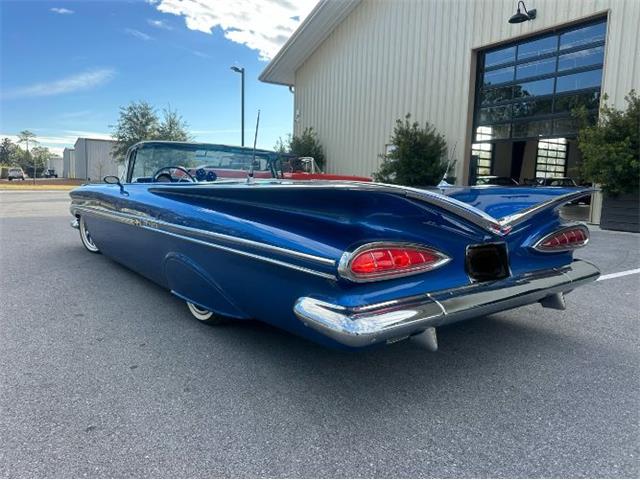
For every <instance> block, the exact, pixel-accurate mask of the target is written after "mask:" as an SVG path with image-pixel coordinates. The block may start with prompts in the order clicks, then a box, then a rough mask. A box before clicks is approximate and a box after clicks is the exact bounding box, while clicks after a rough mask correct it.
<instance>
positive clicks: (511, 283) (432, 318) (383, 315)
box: [293, 260, 600, 347]
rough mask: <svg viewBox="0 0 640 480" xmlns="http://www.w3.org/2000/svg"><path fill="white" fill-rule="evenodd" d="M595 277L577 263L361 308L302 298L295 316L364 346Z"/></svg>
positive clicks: (519, 303) (502, 307) (585, 264)
mask: <svg viewBox="0 0 640 480" xmlns="http://www.w3.org/2000/svg"><path fill="white" fill-rule="evenodd" d="M599 275H600V271H599V270H598V269H597V268H596V267H595V266H594V265H592V264H591V263H589V262H585V261H584V260H575V261H573V262H572V263H571V264H570V265H568V266H566V267H564V268H560V269H553V270H544V271H538V272H532V273H529V274H526V275H522V276H519V277H510V278H506V279H504V280H498V281H495V282H485V283H477V284H473V285H469V286H465V287H461V288H457V289H454V290H443V291H438V292H431V293H425V294H423V295H418V296H415V297H408V298H400V299H397V300H392V301H388V302H384V303H379V304H373V305H363V306H359V307H343V306H341V305H334V304H331V303H327V302H324V301H322V300H317V299H315V298H312V297H301V298H299V299H298V301H297V302H296V304H295V306H294V308H293V311H294V313H295V314H296V316H297V317H298V318H299V319H300V320H301V321H302V322H303V323H304V324H305V325H307V326H308V327H311V328H313V329H315V330H317V331H318V332H320V333H322V334H324V335H326V336H328V337H330V338H332V339H334V340H336V341H338V342H340V343H342V344H344V345H348V346H351V347H364V346H367V345H371V344H374V343H379V342H394V341H397V340H401V339H403V338H406V337H408V336H410V335H413V334H416V333H419V332H422V331H424V330H425V329H427V328H430V327H438V326H441V325H445V324H448V323H453V322H458V321H460V320H467V319H469V318H474V317H479V316H482V315H488V314H491V313H496V312H500V311H503V310H509V309H511V308H515V307H520V306H522V305H528V304H531V303H536V302H539V301H540V300H542V299H544V298H546V297H549V296H550V295H554V294H558V293H566V292H570V291H571V290H573V289H574V288H576V287H578V286H580V285H583V284H585V283H587V282H591V281H594V280H595V279H596V278H598V276H599Z"/></svg>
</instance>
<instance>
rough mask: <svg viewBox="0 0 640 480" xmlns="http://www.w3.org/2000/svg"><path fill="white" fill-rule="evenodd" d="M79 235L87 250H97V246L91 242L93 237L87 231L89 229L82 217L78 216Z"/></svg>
mask: <svg viewBox="0 0 640 480" xmlns="http://www.w3.org/2000/svg"><path fill="white" fill-rule="evenodd" d="M80 235H82V241H83V242H84V244H85V246H86V247H87V249H88V250H91V251H92V252H97V251H98V247H97V246H96V244H95V243H94V242H93V238H91V234H90V233H89V230H88V229H87V226H86V224H85V223H84V220H83V219H82V218H80Z"/></svg>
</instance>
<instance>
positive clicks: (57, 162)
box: [47, 155, 64, 177]
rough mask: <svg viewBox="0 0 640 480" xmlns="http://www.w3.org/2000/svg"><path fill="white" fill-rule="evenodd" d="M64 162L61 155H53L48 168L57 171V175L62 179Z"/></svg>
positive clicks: (49, 159) (48, 162)
mask: <svg viewBox="0 0 640 480" xmlns="http://www.w3.org/2000/svg"><path fill="white" fill-rule="evenodd" d="M63 165H64V160H63V158H62V157H61V156H60V155H51V156H50V157H49V158H48V160H47V168H48V169H52V170H55V171H56V174H57V175H58V176H59V177H61V176H62V170H63Z"/></svg>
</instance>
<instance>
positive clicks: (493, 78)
mask: <svg viewBox="0 0 640 480" xmlns="http://www.w3.org/2000/svg"><path fill="white" fill-rule="evenodd" d="M513 71H514V70H513V67H507V68H499V69H497V70H489V71H488V72H485V73H484V84H485V86H489V85H496V84H498V83H505V82H512V81H513Z"/></svg>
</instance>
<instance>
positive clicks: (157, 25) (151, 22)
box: [147, 18, 173, 30]
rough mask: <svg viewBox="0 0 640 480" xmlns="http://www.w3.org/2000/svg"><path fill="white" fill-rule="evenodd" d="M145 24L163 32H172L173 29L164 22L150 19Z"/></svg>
mask: <svg viewBox="0 0 640 480" xmlns="http://www.w3.org/2000/svg"><path fill="white" fill-rule="evenodd" d="M147 23H148V24H149V25H151V26H152V27H155V28H161V29H163V30H173V27H172V26H171V25H169V24H168V23H167V22H165V21H164V20H152V19H151V18H149V19H147Z"/></svg>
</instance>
